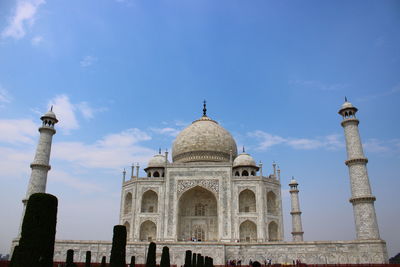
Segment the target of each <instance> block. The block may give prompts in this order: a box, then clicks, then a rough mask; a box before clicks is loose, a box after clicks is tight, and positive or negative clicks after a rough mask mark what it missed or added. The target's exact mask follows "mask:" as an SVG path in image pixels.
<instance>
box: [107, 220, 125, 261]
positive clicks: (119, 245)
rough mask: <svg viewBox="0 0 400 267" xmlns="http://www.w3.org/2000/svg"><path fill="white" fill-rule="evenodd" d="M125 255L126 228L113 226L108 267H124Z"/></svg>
mask: <svg viewBox="0 0 400 267" xmlns="http://www.w3.org/2000/svg"><path fill="white" fill-rule="evenodd" d="M125 254H126V227H125V226H124V225H115V226H114V235H113V242H112V248H111V257H110V267H125V265H126V261H125Z"/></svg>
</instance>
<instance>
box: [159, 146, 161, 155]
mask: <svg viewBox="0 0 400 267" xmlns="http://www.w3.org/2000/svg"><path fill="white" fill-rule="evenodd" d="M158 154H160V155H161V147H160V148H158Z"/></svg>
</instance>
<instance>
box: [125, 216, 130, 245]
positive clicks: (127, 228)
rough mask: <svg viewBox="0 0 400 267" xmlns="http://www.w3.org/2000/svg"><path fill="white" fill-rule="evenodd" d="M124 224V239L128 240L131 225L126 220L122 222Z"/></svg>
mask: <svg viewBox="0 0 400 267" xmlns="http://www.w3.org/2000/svg"><path fill="white" fill-rule="evenodd" d="M124 226H125V228H126V240H127V241H129V240H131V237H130V233H131V225H130V224H129V222H128V221H126V222H125V223H124Z"/></svg>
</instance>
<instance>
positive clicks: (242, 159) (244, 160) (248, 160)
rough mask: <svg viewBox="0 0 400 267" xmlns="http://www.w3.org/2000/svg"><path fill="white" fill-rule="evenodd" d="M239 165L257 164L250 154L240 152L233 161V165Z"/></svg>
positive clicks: (254, 165)
mask: <svg viewBox="0 0 400 267" xmlns="http://www.w3.org/2000/svg"><path fill="white" fill-rule="evenodd" d="M239 166H251V167H257V164H256V162H255V160H254V159H253V157H252V156H250V155H249V154H247V153H241V154H239V155H238V156H237V157H236V158H235V160H234V161H233V167H239Z"/></svg>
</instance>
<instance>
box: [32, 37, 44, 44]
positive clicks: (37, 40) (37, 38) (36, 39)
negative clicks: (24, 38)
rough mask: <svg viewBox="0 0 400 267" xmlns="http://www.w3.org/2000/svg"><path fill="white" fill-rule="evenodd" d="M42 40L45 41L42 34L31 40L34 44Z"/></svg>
mask: <svg viewBox="0 0 400 267" xmlns="http://www.w3.org/2000/svg"><path fill="white" fill-rule="evenodd" d="M42 41H43V37H42V36H35V37H33V38H32V40H31V42H32V44H33V45H39V44H40V43H41V42H42Z"/></svg>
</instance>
